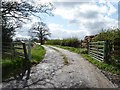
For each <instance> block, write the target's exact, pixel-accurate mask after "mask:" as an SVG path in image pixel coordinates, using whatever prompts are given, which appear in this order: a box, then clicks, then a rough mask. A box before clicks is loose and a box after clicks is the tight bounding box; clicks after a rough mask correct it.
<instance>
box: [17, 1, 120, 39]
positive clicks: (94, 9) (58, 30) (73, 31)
mask: <svg viewBox="0 0 120 90" xmlns="http://www.w3.org/2000/svg"><path fill="white" fill-rule="evenodd" d="M38 1H39V0H37V1H36V2H37V3H38ZM118 1H119V0H89V1H88V0H73V1H72V0H41V1H40V2H43V3H46V2H52V3H53V5H54V7H55V8H54V10H53V11H52V13H53V14H54V16H49V15H43V16H41V17H42V21H43V22H45V23H46V24H47V26H48V27H49V29H50V30H49V31H50V32H51V37H49V38H50V39H63V38H71V37H77V38H79V39H84V37H85V36H89V35H95V34H98V33H99V32H101V31H102V29H109V28H117V27H118ZM31 18H32V20H31V21H30V22H28V23H26V24H24V25H23V27H22V28H20V29H17V30H16V36H15V37H19V38H23V37H24V38H28V37H29V36H28V35H29V34H28V30H29V29H30V28H31V26H32V24H33V23H34V22H37V21H39V19H38V18H35V17H33V16H31Z"/></svg>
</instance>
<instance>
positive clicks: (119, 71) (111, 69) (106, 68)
mask: <svg viewBox="0 0 120 90" xmlns="http://www.w3.org/2000/svg"><path fill="white" fill-rule="evenodd" d="M57 47H60V48H63V49H67V50H69V51H71V52H75V53H78V54H80V55H81V56H82V57H83V58H85V59H86V60H88V61H89V62H90V63H92V64H94V65H95V66H97V67H98V68H99V69H102V70H104V71H108V72H111V73H113V74H118V75H120V69H119V68H118V67H116V66H113V65H109V64H106V63H104V62H100V61H98V60H95V59H93V58H91V57H90V56H89V55H88V54H86V53H87V51H86V49H80V48H73V47H66V46H58V45H57Z"/></svg>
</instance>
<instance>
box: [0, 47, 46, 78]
mask: <svg viewBox="0 0 120 90" xmlns="http://www.w3.org/2000/svg"><path fill="white" fill-rule="evenodd" d="M31 55H32V60H31V64H32V65H34V64H38V63H39V62H40V61H42V59H43V58H44V55H45V49H44V48H43V47H42V46H40V45H36V46H35V47H33V48H32V50H31ZM0 61H1V62H0V64H1V66H2V79H3V80H5V79H7V78H9V77H11V76H15V75H16V74H17V73H19V72H20V71H21V69H22V68H23V60H22V59H20V58H15V59H14V60H11V58H10V57H6V58H4V59H2V60H0Z"/></svg>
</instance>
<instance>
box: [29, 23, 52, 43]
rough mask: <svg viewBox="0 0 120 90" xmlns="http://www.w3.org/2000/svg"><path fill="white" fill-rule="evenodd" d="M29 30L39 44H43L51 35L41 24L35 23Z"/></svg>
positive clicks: (43, 24)
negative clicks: (37, 39)
mask: <svg viewBox="0 0 120 90" xmlns="http://www.w3.org/2000/svg"><path fill="white" fill-rule="evenodd" d="M31 29H32V30H33V32H32V33H34V35H35V37H37V38H39V42H40V43H41V44H44V42H45V40H46V39H47V38H48V36H50V34H51V33H50V32H49V28H48V27H47V25H46V24H45V23H43V22H37V23H35V24H33V26H32V28H31Z"/></svg>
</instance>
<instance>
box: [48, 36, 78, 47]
mask: <svg viewBox="0 0 120 90" xmlns="http://www.w3.org/2000/svg"><path fill="white" fill-rule="evenodd" d="M46 44H50V45H61V46H69V47H75V48H78V47H80V40H79V39H78V38H67V39H62V40H60V39H55V40H47V42H46Z"/></svg>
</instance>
